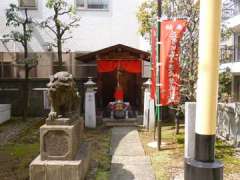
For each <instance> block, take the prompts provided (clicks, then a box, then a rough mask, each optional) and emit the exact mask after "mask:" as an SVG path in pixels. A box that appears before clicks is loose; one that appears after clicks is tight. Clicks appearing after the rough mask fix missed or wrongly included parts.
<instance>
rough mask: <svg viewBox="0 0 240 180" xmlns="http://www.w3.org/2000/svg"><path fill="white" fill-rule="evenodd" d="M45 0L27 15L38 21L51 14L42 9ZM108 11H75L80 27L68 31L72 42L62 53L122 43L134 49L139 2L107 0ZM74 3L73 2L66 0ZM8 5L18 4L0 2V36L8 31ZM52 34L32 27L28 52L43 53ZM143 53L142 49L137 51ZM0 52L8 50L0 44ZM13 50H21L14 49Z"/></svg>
mask: <svg viewBox="0 0 240 180" xmlns="http://www.w3.org/2000/svg"><path fill="white" fill-rule="evenodd" d="M46 1H47V0H38V8H37V9H36V10H31V11H30V13H29V14H30V15H32V16H33V18H34V20H37V21H39V22H40V21H42V20H44V19H45V18H46V17H48V16H50V15H51V14H52V12H51V11H50V10H48V9H47V8H46V7H45V4H46ZM109 1H110V4H109V10H106V11H103V10H102V11H101V10H77V14H76V15H77V16H79V17H81V21H80V26H79V27H78V28H76V29H74V30H73V31H72V34H71V36H72V37H73V38H72V39H70V40H68V41H66V43H65V44H64V48H63V49H64V51H67V50H71V51H72V52H75V51H87V52H88V51H95V50H99V49H102V48H105V47H108V46H111V45H116V44H124V45H127V46H131V47H134V48H141V47H143V46H142V45H140V34H139V33H138V22H137V18H136V12H137V8H138V6H139V5H140V3H141V1H142V0H109ZM68 2H69V3H72V4H74V2H75V0H68ZM10 3H18V0H1V1H0V37H1V36H3V35H4V34H6V33H8V32H9V31H10V30H11V29H10V28H9V27H6V26H5V24H6V18H5V9H6V8H8V7H9V4H10ZM53 38H54V36H53V34H52V33H51V32H49V31H47V30H46V29H45V30H42V29H40V28H36V27H35V28H34V35H33V38H32V40H31V43H30V50H31V51H34V52H43V51H46V50H47V43H48V42H52V41H53ZM7 46H8V47H9V50H10V51H14V43H11V42H10V43H7ZM141 49H142V50H144V49H143V48H141ZM0 51H8V50H7V48H6V47H4V46H3V44H2V43H0ZM16 51H21V48H19V47H18V46H16Z"/></svg>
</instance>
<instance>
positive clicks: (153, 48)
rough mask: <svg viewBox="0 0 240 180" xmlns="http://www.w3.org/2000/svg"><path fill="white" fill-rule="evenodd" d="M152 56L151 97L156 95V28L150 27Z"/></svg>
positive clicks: (153, 97)
mask: <svg viewBox="0 0 240 180" xmlns="http://www.w3.org/2000/svg"><path fill="white" fill-rule="evenodd" d="M151 32H152V33H151V44H152V57H151V81H152V84H151V98H152V99H155V97H156V62H157V28H156V27H155V26H154V27H152V31H151Z"/></svg>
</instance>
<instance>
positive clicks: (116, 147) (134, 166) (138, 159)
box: [110, 127, 155, 180]
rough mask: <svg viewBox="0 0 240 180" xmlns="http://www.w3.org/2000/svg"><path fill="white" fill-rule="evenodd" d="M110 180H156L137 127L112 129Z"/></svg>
mask: <svg viewBox="0 0 240 180" xmlns="http://www.w3.org/2000/svg"><path fill="white" fill-rule="evenodd" d="M111 155H112V164H111V177H110V180H155V175H154V172H153V169H152V166H151V161H150V158H149V157H148V156H146V155H145V153H144V150H143V147H142V144H141V142H140V139H139V135H138V131H137V129H136V128H135V127H114V128H112V139H111Z"/></svg>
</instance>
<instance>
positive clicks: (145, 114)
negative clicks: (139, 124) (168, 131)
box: [143, 89, 150, 128]
mask: <svg viewBox="0 0 240 180" xmlns="http://www.w3.org/2000/svg"><path fill="white" fill-rule="evenodd" d="M149 106H150V92H149V90H148V89H145V91H144V107H143V126H144V127H145V128H149Z"/></svg>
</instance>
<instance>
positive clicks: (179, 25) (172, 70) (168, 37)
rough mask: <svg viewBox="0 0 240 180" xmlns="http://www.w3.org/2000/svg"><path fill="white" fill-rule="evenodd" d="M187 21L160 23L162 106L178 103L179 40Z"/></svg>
mask: <svg viewBox="0 0 240 180" xmlns="http://www.w3.org/2000/svg"><path fill="white" fill-rule="evenodd" d="M186 25H187V21H186V20H183V19H180V20H164V21H163V22H162V23H161V42H162V44H161V51H160V64H161V67H160V84H161V86H160V93H161V94H160V97H161V99H160V103H161V105H162V106H165V105H170V104H178V103H179V102H180V64H179V57H180V55H179V53H180V40H181V38H182V36H183V33H184V31H185V29H186Z"/></svg>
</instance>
